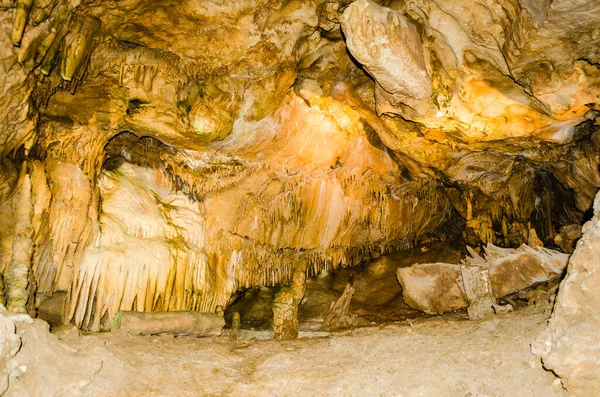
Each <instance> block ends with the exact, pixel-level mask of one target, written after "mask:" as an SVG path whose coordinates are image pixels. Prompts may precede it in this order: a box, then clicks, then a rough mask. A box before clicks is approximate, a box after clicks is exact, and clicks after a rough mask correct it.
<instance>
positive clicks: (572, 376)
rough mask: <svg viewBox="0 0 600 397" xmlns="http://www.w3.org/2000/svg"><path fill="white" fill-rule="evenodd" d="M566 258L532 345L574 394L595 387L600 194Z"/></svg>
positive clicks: (599, 364)
mask: <svg viewBox="0 0 600 397" xmlns="http://www.w3.org/2000/svg"><path fill="white" fill-rule="evenodd" d="M582 232H583V237H582V238H581V239H580V240H579V242H578V243H577V247H576V249H575V252H574V253H573V255H572V256H571V259H570V260H569V267H568V269H567V275H566V277H565V279H564V280H563V281H562V282H561V284H560V287H559V290H558V296H557V297H556V303H555V306H554V311H553V312H552V317H551V318H550V321H549V324H548V328H547V329H546V330H545V331H544V332H543V333H542V334H541V335H540V336H539V338H538V340H537V342H536V344H534V345H533V346H532V351H533V352H534V353H535V354H537V355H538V356H540V357H541V358H542V361H543V363H544V367H546V368H547V369H549V370H552V371H553V372H554V373H555V374H557V375H558V376H559V377H560V378H561V381H562V383H563V386H564V387H565V388H566V389H567V390H568V391H569V392H571V393H572V394H573V395H576V396H593V395H597V394H598V393H600V294H598V291H599V289H600V194H598V195H597V196H596V200H595V203H594V217H593V218H592V219H591V220H590V221H588V222H587V223H586V224H585V225H584V226H583V230H582Z"/></svg>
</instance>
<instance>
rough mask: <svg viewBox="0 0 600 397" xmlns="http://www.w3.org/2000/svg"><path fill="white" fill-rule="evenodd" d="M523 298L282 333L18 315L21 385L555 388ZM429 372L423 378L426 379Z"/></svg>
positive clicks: (322, 392) (20, 392) (537, 320)
mask: <svg viewBox="0 0 600 397" xmlns="http://www.w3.org/2000/svg"><path fill="white" fill-rule="evenodd" d="M529 309H535V308H527V309H525V310H519V311H516V312H514V313H509V314H507V315H505V316H502V317H494V318H493V319H491V320H487V321H477V322H470V321H447V320H444V319H437V318H433V319H429V320H428V321H414V322H413V323H412V326H409V325H407V324H404V325H403V324H394V325H388V326H386V327H379V326H378V327H370V328H363V329H360V330H355V332H349V333H347V334H346V336H344V337H327V338H323V337H320V338H313V339H308V340H307V339H302V340H294V341H287V342H286V343H279V342H276V341H273V340H270V341H261V340H256V339H253V340H247V341H239V340H231V339H229V338H224V337H219V338H216V337H211V338H195V337H185V336H184V337H178V338H173V337H170V336H144V337H140V336H131V335H123V334H115V333H112V332H104V333H94V334H87V335H83V334H82V335H78V334H77V332H74V333H73V332H72V331H73V329H71V331H70V332H64V331H63V332H57V333H56V334H54V335H53V334H50V333H48V331H47V326H46V327H45V328H44V327H43V326H42V325H43V322H38V321H36V322H35V323H34V324H32V325H30V326H27V327H21V328H20V330H19V332H20V334H21V335H22V338H23V348H22V349H21V351H20V352H19V353H18V355H17V356H16V358H15V365H16V367H17V368H18V367H20V366H23V365H24V366H26V367H27V368H28V369H27V371H26V372H25V373H20V374H19V376H18V377H15V378H14V380H13V381H12V383H11V386H10V388H9V390H8V392H7V393H6V396H8V397H22V396H37V395H40V394H39V393H40V392H41V393H43V394H41V395H42V396H65V397H66V396H77V395H80V396H127V395H131V396H151V395H158V396H161V397H162V396H164V397H178V396H189V395H217V396H220V395H232V396H265V397H266V396H273V395H290V396H294V395H303V396H343V395H353V396H362V395H398V394H400V393H401V394H402V395H406V396H419V395H426V396H449V397H450V396H465V395H468V394H469V393H471V395H473V396H476V395H488V396H511V395H515V394H518V395H519V396H524V397H539V396H544V397H565V396H566V395H567V393H566V392H565V391H564V390H563V389H562V388H561V387H560V382H557V381H556V380H555V377H554V376H553V375H552V374H551V373H550V372H548V371H544V369H543V368H542V365H541V363H540V361H539V359H538V358H537V357H536V356H534V355H533V354H531V352H530V351H529V344H530V343H531V341H533V340H534V339H535V337H536V335H537V334H538V333H539V332H540V330H541V329H543V327H544V326H545V321H546V317H545V316H544V315H543V314H541V313H540V312H535V311H532V310H529ZM432 379H435V382H433V381H431V380H432Z"/></svg>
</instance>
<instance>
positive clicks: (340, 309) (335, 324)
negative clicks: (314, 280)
mask: <svg viewBox="0 0 600 397" xmlns="http://www.w3.org/2000/svg"><path fill="white" fill-rule="evenodd" d="M354 292H355V289H354V286H353V285H352V283H351V282H349V283H348V284H346V288H345V289H344V293H343V294H342V296H340V298H339V299H338V300H337V301H335V302H332V303H331V307H330V308H329V312H328V313H327V315H326V316H325V320H324V321H323V326H322V327H321V329H322V330H323V331H337V330H340V329H344V328H350V327H352V326H353V325H354V324H355V323H356V319H357V316H356V314H353V313H350V310H349V308H350V302H351V301H352V296H353V295H354Z"/></svg>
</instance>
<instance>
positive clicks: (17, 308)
mask: <svg viewBox="0 0 600 397" xmlns="http://www.w3.org/2000/svg"><path fill="white" fill-rule="evenodd" d="M22 167H23V168H22V171H21V178H20V179H19V184H20V186H19V187H18V188H17V193H16V195H15V197H13V211H14V214H15V217H16V219H17V221H16V225H15V236H14V240H13V248H12V259H11V261H10V263H9V264H8V266H7V268H6V269H5V270H4V283H5V287H6V302H7V305H6V307H7V309H8V310H10V311H13V312H19V313H25V312H26V311H27V309H26V306H25V305H26V303H27V299H28V297H29V292H28V290H27V287H28V285H29V278H30V275H29V269H30V267H31V256H32V251H33V241H32V239H33V228H32V225H31V216H32V212H33V206H32V201H31V179H30V177H29V174H28V173H27V165H26V164H23V166H22Z"/></svg>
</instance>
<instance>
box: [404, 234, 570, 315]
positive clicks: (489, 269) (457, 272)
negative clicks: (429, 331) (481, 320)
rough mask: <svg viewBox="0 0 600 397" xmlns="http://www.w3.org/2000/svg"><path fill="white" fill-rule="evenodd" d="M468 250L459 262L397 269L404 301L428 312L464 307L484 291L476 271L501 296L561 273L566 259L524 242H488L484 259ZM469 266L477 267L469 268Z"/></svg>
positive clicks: (492, 290) (495, 295) (494, 296)
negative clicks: (503, 244)
mask: <svg viewBox="0 0 600 397" xmlns="http://www.w3.org/2000/svg"><path fill="white" fill-rule="evenodd" d="M470 252H471V255H472V257H471V258H467V259H465V260H464V261H463V263H462V265H453V264H448V263H429V264H416V265H413V266H411V267H408V268H402V269H399V270H398V272H397V277H398V281H399V282H400V284H401V285H402V294H403V296H404V300H405V301H406V303H407V304H408V305H409V306H410V307H412V308H414V309H417V310H421V311H424V312H425V313H431V314H433V313H443V312H445V311H450V310H457V309H464V308H466V307H468V306H469V303H471V302H475V301H478V300H479V299H480V298H481V297H482V296H484V295H485V294H484V293H483V292H482V291H483V289H485V288H483V289H482V285H479V282H476V281H477V280H478V277H479V276H478V274H480V273H482V272H484V271H485V272H486V273H487V274H486V276H485V278H488V277H489V281H490V287H491V293H492V294H493V298H502V297H504V296H506V295H509V294H511V293H514V292H517V291H519V290H522V289H525V288H528V287H531V286H532V285H535V284H538V283H541V282H544V281H548V280H551V279H553V278H556V277H558V276H560V275H561V274H562V273H563V271H564V269H565V267H566V265H567V260H568V255H566V254H563V253H560V252H557V251H552V250H549V249H546V248H541V247H537V248H531V247H529V246H526V245H522V246H521V247H519V248H517V249H511V248H499V247H496V246H494V245H492V244H488V245H487V246H486V247H485V259H484V258H482V257H480V256H479V255H478V254H476V253H475V252H474V251H473V250H472V249H471V250H470ZM461 266H462V267H463V268H465V270H464V272H468V274H469V280H467V283H469V284H470V285H469V290H470V293H471V295H472V297H471V298H470V299H469V298H468V295H466V294H465V285H464V283H465V280H464V278H463V274H462V273H461ZM471 267H476V268H477V269H473V270H471V269H470V268H471ZM471 273H473V275H472V276H471ZM479 281H481V280H479ZM476 284H477V285H476ZM481 299H483V298H481ZM494 303H495V302H494ZM490 304H491V303H490ZM492 306H493V305H492ZM493 307H494V308H496V306H493ZM476 317H477V316H476Z"/></svg>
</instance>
